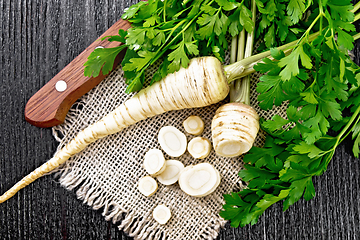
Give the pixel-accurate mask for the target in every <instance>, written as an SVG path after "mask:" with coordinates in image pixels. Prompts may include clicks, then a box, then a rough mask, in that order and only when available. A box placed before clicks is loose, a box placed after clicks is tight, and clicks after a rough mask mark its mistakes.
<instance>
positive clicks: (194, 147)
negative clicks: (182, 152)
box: [187, 137, 211, 159]
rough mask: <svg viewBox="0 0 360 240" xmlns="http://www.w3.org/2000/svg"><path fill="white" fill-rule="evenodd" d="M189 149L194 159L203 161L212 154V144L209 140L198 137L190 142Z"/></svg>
mask: <svg viewBox="0 0 360 240" xmlns="http://www.w3.org/2000/svg"><path fill="white" fill-rule="evenodd" d="M187 149H188V152H189V153H190V154H191V156H193V157H194V158H198V159H203V158H206V157H207V156H209V154H210V151H211V142H210V140H209V139H207V138H204V137H196V138H193V139H191V140H190V142H189V143H188V147H187Z"/></svg>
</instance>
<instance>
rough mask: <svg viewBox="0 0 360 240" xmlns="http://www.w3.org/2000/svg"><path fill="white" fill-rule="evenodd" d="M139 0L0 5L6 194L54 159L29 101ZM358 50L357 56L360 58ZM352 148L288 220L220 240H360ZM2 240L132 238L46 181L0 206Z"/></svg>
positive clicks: (0, 159) (273, 210)
mask: <svg viewBox="0 0 360 240" xmlns="http://www.w3.org/2000/svg"><path fill="white" fill-rule="evenodd" d="M134 2H136V1H135V0H133V1H124V0H123V1H116V0H104V1H94V0H92V1H91V0H86V1H75V0H69V1H57V0H34V1H31V0H19V1H11V0H0V25H1V27H0V46H1V48H0V101H1V104H0V192H1V193H2V192H4V191H5V190H7V189H9V188H10V187H11V186H12V185H13V184H14V183H16V182H17V181H18V180H20V179H21V177H23V176H25V175H26V174H27V173H29V172H31V171H32V170H33V169H35V168H36V167H37V166H40V165H41V163H43V162H45V161H46V160H47V159H50V158H51V156H52V155H53V153H54V152H55V149H56V146H57V143H56V142H55V140H54V138H53V137H52V135H51V131H50V129H40V128H37V127H34V126H31V125H30V124H29V123H27V122H26V121H25V119H24V107H25V104H26V102H27V100H28V99H29V98H30V97H31V96H32V95H33V94H34V93H35V92H36V91H37V90H39V89H40V88H41V87H42V86H43V85H44V84H45V83H46V82H47V81H49V80H50V79H51V78H52V77H53V76H55V75H56V74H57V73H58V72H59V71H60V70H61V69H62V68H63V67H65V66H66V65H67V64H68V63H69V62H70V61H71V60H72V59H74V58H75V57H76V56H77V55H79V54H80V53H81V51H83V49H85V48H86V47H87V46H88V45H89V44H90V43H92V42H93V41H94V40H95V39H96V38H97V37H98V36H99V35H100V34H102V33H103V32H104V31H105V30H106V29H107V28H108V27H110V26H111V25H112V24H113V23H115V22H116V21H117V20H118V19H119V18H120V16H121V13H122V12H123V9H124V8H125V7H127V6H129V5H130V4H131V3H134ZM358 49H359V45H358V43H357V48H356V51H355V53H356V56H357V58H356V59H357V60H358V59H360V55H359V52H358ZM348 145H349V144H347V143H344V144H342V145H341V147H340V148H339V149H338V151H337V152H336V156H335V158H334V159H333V160H332V162H331V163H330V165H329V168H328V171H327V172H326V173H325V174H324V175H323V176H321V177H317V178H316V179H315V188H316V192H317V196H316V197H315V199H313V200H311V201H309V202H306V201H304V200H300V201H299V202H298V203H296V204H295V205H294V206H292V207H290V209H289V210H288V211H286V212H285V213H283V212H282V211H281V210H282V206H281V204H276V205H274V206H272V207H270V209H268V211H266V212H265V214H264V215H263V216H262V217H261V218H260V221H259V223H258V224H256V225H254V226H246V227H244V228H238V229H233V228H230V226H229V225H228V224H227V225H226V228H225V229H223V230H222V231H221V233H220V235H219V237H218V240H230V239H231V240H232V239H234V240H235V239H250V240H259V239H267V240H268V239H283V240H285V239H286V240H287V239H299V240H300V239H341V240H342V239H345V240H346V239H353V240H357V239H360V224H359V222H360V200H359V197H358V195H359V194H360V182H359V179H360V176H359V175H360V170H359V169H360V162H359V159H356V158H354V157H352V156H351V150H350V149H348V147H347V146H348ZM0 239H118V240H119V239H122V240H123V239H126V240H129V239H132V238H130V237H127V236H126V235H125V234H124V233H123V232H121V231H119V230H117V227H116V225H113V224H112V223H108V222H106V221H105V220H104V218H103V216H102V215H101V210H99V211H94V210H92V209H91V208H90V207H88V206H86V205H84V204H83V203H82V202H81V201H79V200H77V198H76V195H75V192H74V191H67V190H65V189H63V188H62V187H60V186H59V184H58V183H57V182H55V181H54V179H53V176H52V175H49V176H45V177H42V178H40V179H39V180H37V181H36V182H34V183H33V184H31V185H30V186H28V187H27V188H25V189H23V190H21V191H20V192H19V193H18V194H17V195H16V196H15V197H14V198H12V199H10V200H9V201H7V202H5V203H3V204H1V205H0Z"/></svg>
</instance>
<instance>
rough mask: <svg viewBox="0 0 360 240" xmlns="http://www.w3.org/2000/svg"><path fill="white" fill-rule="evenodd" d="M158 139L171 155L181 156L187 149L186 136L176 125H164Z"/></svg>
mask: <svg viewBox="0 0 360 240" xmlns="http://www.w3.org/2000/svg"><path fill="white" fill-rule="evenodd" d="M158 141H159V144H160V146H161V148H162V149H163V150H164V151H165V152H166V153H167V154H168V155H169V156H171V157H180V156H181V155H183V154H184V152H185V151H186V145H187V140H186V136H185V134H184V133H182V132H181V131H180V130H179V129H177V128H176V127H173V126H165V127H162V128H161V129H160V131H159V134H158Z"/></svg>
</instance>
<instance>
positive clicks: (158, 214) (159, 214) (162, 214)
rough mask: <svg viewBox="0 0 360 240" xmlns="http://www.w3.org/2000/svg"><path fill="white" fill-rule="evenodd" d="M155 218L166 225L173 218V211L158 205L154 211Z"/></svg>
mask: <svg viewBox="0 0 360 240" xmlns="http://www.w3.org/2000/svg"><path fill="white" fill-rule="evenodd" d="M153 218H154V219H155V220H156V221H157V222H158V223H160V224H162V225H163V224H166V223H167V222H168V221H169V220H170V218H171V211H170V208H168V207H167V206H165V205H158V206H157V207H156V208H155V209H154V211H153Z"/></svg>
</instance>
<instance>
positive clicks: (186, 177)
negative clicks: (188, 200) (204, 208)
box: [179, 163, 221, 197]
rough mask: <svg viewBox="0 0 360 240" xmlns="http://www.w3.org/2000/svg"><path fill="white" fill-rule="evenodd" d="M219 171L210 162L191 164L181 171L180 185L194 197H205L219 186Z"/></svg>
mask: <svg viewBox="0 0 360 240" xmlns="http://www.w3.org/2000/svg"><path fill="white" fill-rule="evenodd" d="M220 181H221V177H220V173H219V171H218V170H217V169H216V168H215V167H214V166H213V165H211V164H210V163H199V164H197V165H190V166H187V167H186V168H184V170H182V171H181V173H180V177H179V186H180V188H181V190H182V191H183V192H185V193H186V194H188V195H190V196H193V197H205V196H207V195H209V194H211V193H212V192H214V191H215V189H216V188H217V187H218V186H219V184H220Z"/></svg>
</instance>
